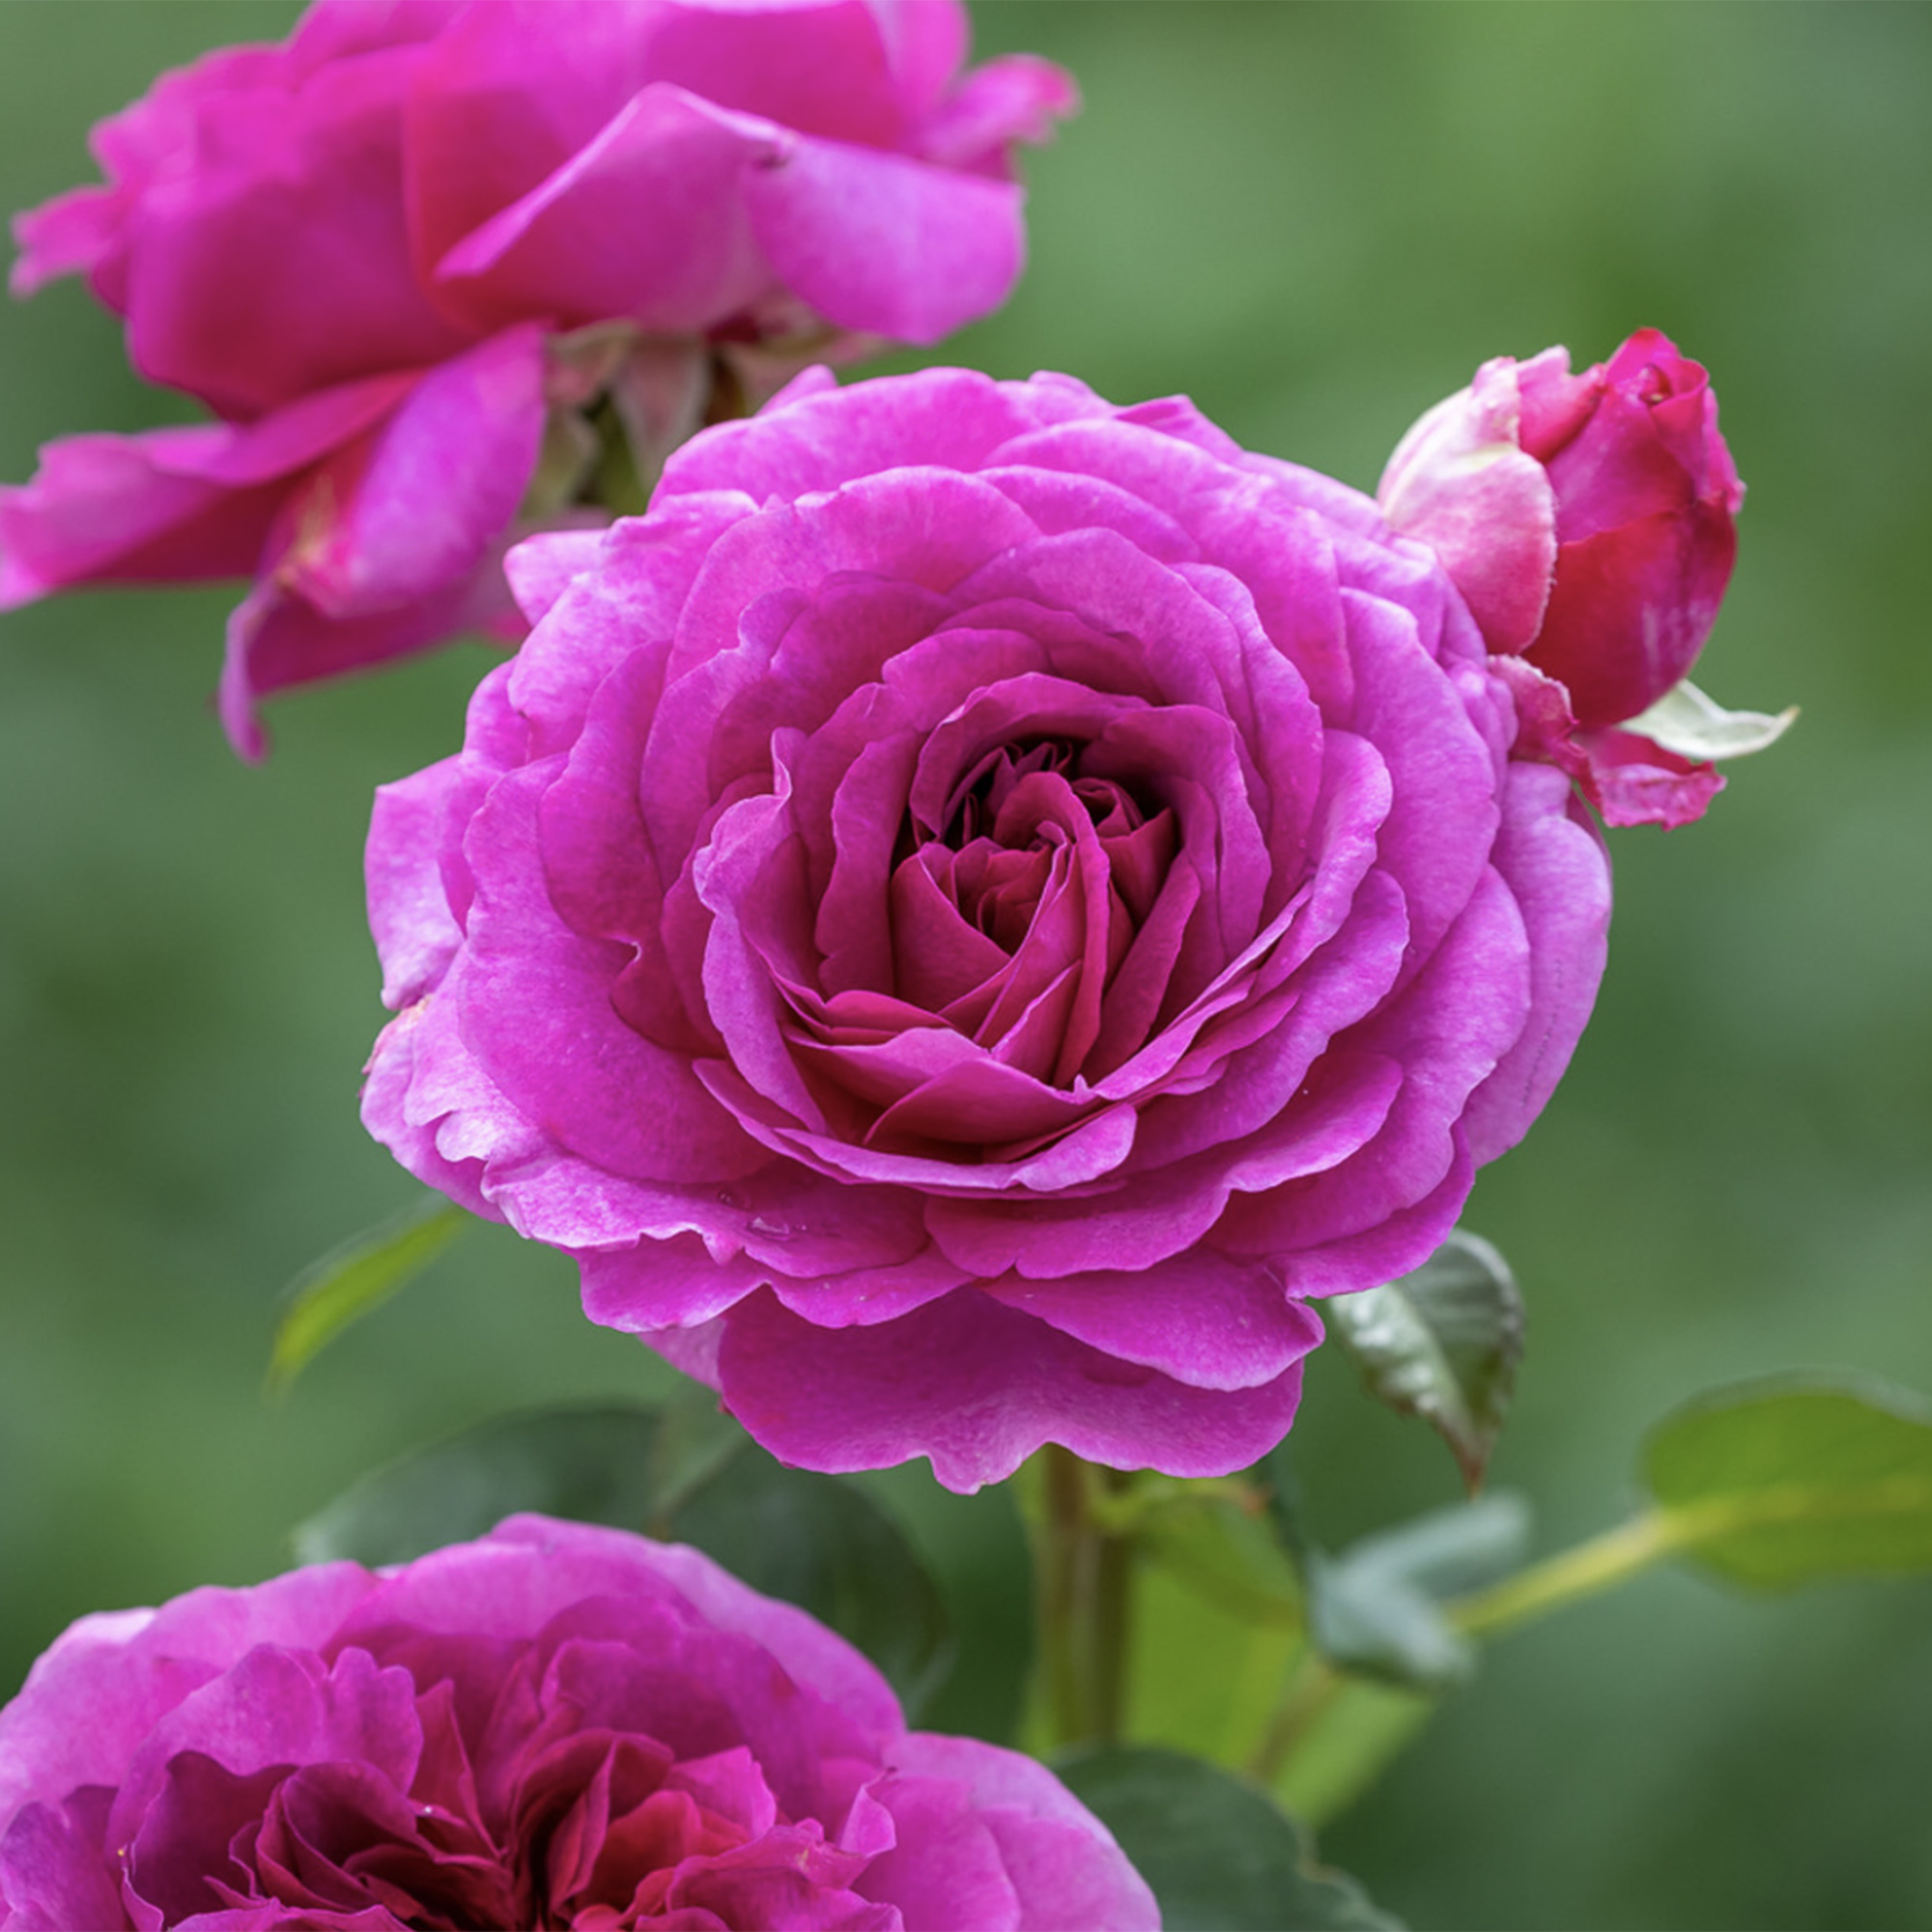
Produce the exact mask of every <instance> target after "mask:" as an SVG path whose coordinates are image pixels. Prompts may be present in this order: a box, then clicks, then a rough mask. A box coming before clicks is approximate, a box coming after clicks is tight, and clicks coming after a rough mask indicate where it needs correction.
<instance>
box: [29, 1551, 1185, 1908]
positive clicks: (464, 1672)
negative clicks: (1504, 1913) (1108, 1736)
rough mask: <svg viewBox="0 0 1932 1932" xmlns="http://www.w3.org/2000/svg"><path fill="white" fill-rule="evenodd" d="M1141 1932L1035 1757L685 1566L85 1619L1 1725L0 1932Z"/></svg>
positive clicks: (1138, 1891) (433, 1568)
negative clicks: (910, 1701)
mask: <svg viewBox="0 0 1932 1932" xmlns="http://www.w3.org/2000/svg"><path fill="white" fill-rule="evenodd" d="M184 1922H188V1923H191V1924H193V1925H196V1926H202V1927H207V1928H211V1932H213V1928H217V1927H218V1928H225V1929H226V1932H243V1928H246V1932H268V1928H270V1927H276V1926H287V1927H296V1926H305V1927H337V1928H340V1932H385V1928H386V1932H400V1928H402V1927H403V1926H405V1925H497V1926H520V1925H557V1926H577V1927H581V1928H583V1932H592V1928H595V1932H621V1928H626V1927H630V1926H634V1925H636V1926H644V1925H650V1926H662V1927H668V1928H683V1932H700V1928H705V1927H712V1928H723V1927H730V1926H738V1927H746V1928H757V1929H758V1932H793V1928H797V1932H806V1928H810V1932H833V1928H841V1929H842V1932H898V1928H905V1932H919V1928H926V1932H980V1928H984V1932H1053V1928H1060V1932H1065V1928H1070V1927H1087V1926H1092V1927H1099V1926H1106V1927H1109V1928H1119V1932H1142V1928H1152V1927H1155V1926H1156V1925H1157V1924H1158V1922H1159V1920H1158V1917H1157V1914H1156V1910H1155V1906H1154V1902H1153V1898H1152V1895H1151V1893H1150V1892H1149V1890H1148V1889H1147V1887H1146V1885H1145V1884H1143V1883H1142V1881H1141V1879H1140V1877H1139V1876H1138V1874H1137V1873H1136V1872H1135V1871H1134V1869H1133V1868H1132V1866H1131V1865H1129V1864H1128V1863H1127V1861H1126V1860H1125V1858H1124V1857H1122V1853H1121V1851H1120V1849H1119V1847H1118V1846H1117V1845H1116V1844H1115V1843H1114V1841H1113V1839H1112V1837H1111V1836H1110V1835H1109V1834H1108V1833H1107V1831H1106V1829H1105V1827H1103V1826H1102V1825H1101V1824H1100V1823H1099V1821H1098V1820H1097V1819H1095V1818H1094V1816H1093V1814H1092V1813H1091V1812H1089V1811H1088V1810H1087V1809H1086V1808H1085V1807H1084V1806H1083V1805H1082V1804H1080V1803H1079V1802H1078V1801H1077V1800H1076V1799H1075V1798H1073V1797H1072V1795H1071V1794H1070V1793H1069V1792H1068V1791H1067V1790H1066V1789H1065V1786H1063V1785H1062V1784H1061V1783H1060V1782H1059V1780H1058V1779H1057V1778H1055V1777H1054V1776H1053V1775H1052V1774H1051V1773H1050V1772H1048V1771H1047V1770H1045V1769H1044V1768H1043V1767H1042V1766H1040V1765H1038V1764H1037V1763H1035V1762H1034V1760H1033V1759H1031V1758H1026V1757H1021V1756H1019V1755H1018V1754H1017V1753H1016V1752H1013V1751H1009V1750H1002V1749H1000V1748H999V1747H996V1746H993V1745H987V1744H980V1743H978V1742H977V1741H975V1740H973V1739H970V1738H953V1737H941V1736H936V1735H932V1734H926V1733H920V1732H911V1733H909V1732H908V1731H907V1730H906V1728H905V1719H904V1717H903V1715H902V1714H901V1712H900V1710H899V1707H898V1703H897V1701H896V1700H895V1697H894V1696H893V1693H892V1691H891V1690H889V1689H888V1688H887V1686H886V1683H885V1680H884V1679H883V1678H882V1677H880V1675H879V1674H878V1672H877V1671H876V1670H874V1669H873V1668H872V1666H871V1664H869V1663H868V1662H867V1661H866V1660H865V1659H864V1658H863V1657H861V1656H860V1655H859V1654H858V1652H856V1651H855V1650H853V1649H852V1648H851V1647H850V1646H849V1645H848V1644H846V1643H845V1642H844V1641H843V1640H842V1639H841V1638H839V1637H837V1636H835V1635H834V1634H832V1633H831V1632H830V1631H828V1630H826V1629H825V1628H824V1627H823V1626H821V1625H820V1624H818V1623H816V1622H814V1621H813V1620H812V1619H811V1618H810V1617H809V1616H807V1615H806V1614H805V1612H804V1611H802V1610H798V1609H794V1608H792V1607H791V1606H790V1605H786V1604H780V1603H775V1602H773V1601H772V1600H771V1599H770V1598H767V1597H761V1596H759V1595H758V1594H757V1593H756V1592H755V1591H753V1590H750V1589H747V1588H746V1587H745V1585H744V1584H742V1583H740V1582H738V1581H737V1580H736V1579H735V1578H734V1577H730V1576H728V1575H727V1574H726V1573H725V1571H723V1570H721V1569H719V1568H718V1566H717V1565H716V1564H715V1563H713V1562H712V1561H711V1560H710V1559H709V1558H708V1557H705V1556H703V1555H701V1554H699V1552H698V1551H696V1550H695V1549H690V1548H683V1547H682V1546H678V1545H666V1544H657V1543H648V1542H646V1541H645V1540H644V1539H643V1538H642V1537H638V1536H631V1535H628V1534H626V1533H625V1532H623V1531H620V1530H612V1529H596V1528H590V1527H587V1526H585V1525H583V1524H581V1523H568V1522H556V1521H553V1520H550V1519H548V1518H545V1517H535V1516H524V1517H513V1518H511V1519H510V1520H508V1521H507V1522H504V1523H503V1524H501V1525H500V1526H499V1527H498V1528H497V1529H496V1530H494V1531H493V1532H492V1533H491V1534H490V1535H489V1536H487V1537H484V1538H483V1539H482V1540H481V1541H480V1542H477V1543H468V1544H459V1545H457V1546H455V1547H454V1548H448V1549H440V1550H437V1551H435V1552H434V1553H433V1554H431V1555H429V1556H425V1557H422V1558H421V1559H419V1560H418V1561H417V1562H414V1563H412V1564H408V1565H406V1566H404V1567H403V1568H401V1569H398V1570H394V1571H387V1572H384V1573H380V1574H377V1575H371V1574H370V1573H369V1572H368V1571H366V1570H363V1569H361V1568H360V1567H359V1566H358V1565H355V1564H353V1563H331V1564H327V1565H323V1566H320V1567H318V1568H314V1569H308V1570H298V1571H296V1572H294V1573H292V1574H291V1575H289V1576H286V1577H275V1578H273V1579H272V1580H270V1582H267V1583H262V1584H258V1585H257V1586H256V1587H254V1588H253V1589H245V1590H220V1589H204V1590H196V1591H193V1592H191V1593H190V1594H188V1595H187V1596H185V1597H178V1598H176V1599H175V1600H174V1602H172V1603H170V1604H167V1605H163V1606H162V1607H161V1608H160V1609H158V1610H125V1611H121V1612H118V1613H112V1614H107V1615H100V1616H92V1617H84V1618H82V1619H81V1621H80V1622H79V1623H77V1624H75V1625H74V1626H73V1627H72V1628H71V1630H69V1631H68V1632H67V1634H65V1635H64V1636H62V1637H61V1638H60V1639H59V1640H58V1641H57V1642H56V1643H55V1644H54V1646H53V1648H52V1649H51V1650H50V1651H48V1652H47V1654H46V1655H45V1656H44V1657H43V1658H42V1659H41V1660H40V1662H38V1663H37V1664H36V1665H35V1666H34V1669H33V1672H32V1674H31V1675H30V1676H29V1677H28V1679H27V1684H26V1688H25V1689H24V1690H22V1691H21V1692H20V1694H19V1696H18V1697H16V1698H15V1699H14V1702H13V1703H12V1704H10V1705H8V1706H7V1708H6V1710H5V1711H4V1712H0V1925H9V1926H12V1927H14V1928H17V1932H29V1928H43V1927H44V1928H67V1932H76V1929H77V1928H88V1932H92V1929H93V1928H105V1927H117V1928H118V1927H135V1928H139V1932H156V1928H159V1927H162V1926H168V1925H178V1924H182V1923H184Z"/></svg>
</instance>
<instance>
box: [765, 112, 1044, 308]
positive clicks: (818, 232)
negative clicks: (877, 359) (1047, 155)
mask: <svg viewBox="0 0 1932 1932" xmlns="http://www.w3.org/2000/svg"><path fill="white" fill-rule="evenodd" d="M1020 200H1021V195H1020V190H1019V188H1018V187H1017V186H1015V185H1013V184H1011V183H1009V182H1000V181H988V180H986V179H984V178H983V177H981V176H979V175H968V174H958V173H955V172H953V171H952V170H951V169H947V168H936V167H930V166H928V165H926V164H925V163H924V162H923V161H915V160H911V159H908V158H905V157H903V156H897V155H884V154H880V153H878V152H877V151H876V150H873V149H867V148H859V147H852V146H848V145H846V144H845V143H843V142H837V141H820V140H811V139H800V140H798V141H797V142H796V143H795V144H793V145H791V146H790V148H789V150H788V152H784V153H781V155H780V156H777V157H776V158H775V159H774V160H773V161H772V162H770V163H767V164H766V165H765V166H763V167H761V168H759V169H758V170H757V171H756V172H754V173H753V175H752V176H751V177H750V179H749V180H748V182H747V184H746V190H745V203H746V208H747V210H748V212H749V213H750V215H751V220H752V226H753V232H754V233H755V234H756V236H757V238H758V241H759V243H760V245H761V246H762V248H763V249H764V252H765V256H766V258H767V259H768V260H769V261H770V262H771V264H772V267H773V268H774V269H775V270H777V271H778V275H779V279H780V280H781V281H782V282H783V283H784V285H785V286H786V287H787V288H788V289H790V290H792V291H793V292H794V293H795V294H797V295H798V296H800V297H802V298H804V300H805V301H806V302H807V303H809V304H810V306H811V307H812V308H813V309H815V310H816V311H817V312H818V313H819V314H820V315H822V316H824V317H825V318H826V319H827V320H828V321H830V322H834V323H837V324H838V326H839V327H841V328H855V329H865V330H867V331H870V332H871V333H874V334H878V335H887V336H893V337H895V338H896V339H898V340H900V341H904V342H921V343H924V342H936V341H938V339H939V338H940V337H941V336H942V335H946V334H950V333H951V332H952V330H953V329H955V328H957V327H960V326H961V325H962V324H964V323H966V322H969V321H971V320H972V319H973V318H974V317H975V316H978V315H983V314H985V313H986V311H987V310H988V309H992V308H996V307H998V306H999V304H1000V303H1001V302H1003V301H1004V300H1005V299H1006V298H1007V293H1008V291H1009V289H1010V288H1011V287H1012V285H1013V282H1014V280H1015V279H1016V278H1017V277H1018V274H1019V271H1020V262H1021V257H1022V253H1023V251H1024V247H1025V241H1024V236H1023V231H1022V228H1021V223H1020Z"/></svg>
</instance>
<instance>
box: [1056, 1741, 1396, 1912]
mask: <svg viewBox="0 0 1932 1932" xmlns="http://www.w3.org/2000/svg"><path fill="white" fill-rule="evenodd" d="M1054 1769H1055V1771H1057V1772H1058V1773H1059V1774H1060V1776H1062V1777H1063V1778H1064V1779H1065V1781H1066V1783H1067V1784H1068V1785H1069V1786H1070V1787H1071V1789H1072V1791H1073V1794H1074V1796H1075V1797H1077V1798H1078V1799H1079V1800H1080V1801H1081V1803H1082V1804H1086V1805H1087V1806H1088V1807H1089V1808H1090V1809H1092V1810H1093V1811H1094V1813H1095V1814H1096V1815H1097V1816H1098V1817H1099V1818H1100V1820H1101V1822H1102V1823H1103V1824H1104V1825H1105V1826H1106V1827H1107V1829H1108V1830H1109V1831H1110V1832H1112V1833H1113V1834H1114V1836H1115V1837H1116V1838H1118V1839H1119V1840H1120V1842H1121V1849H1122V1851H1123V1852H1125V1853H1126V1855H1127V1857H1128V1858H1129V1859H1131V1860H1132V1861H1133V1862H1134V1865H1135V1867H1136V1869H1138V1871H1139V1872H1140V1874H1141V1876H1142V1877H1143V1878H1144V1879H1146V1880H1147V1882H1148V1884H1149V1885H1150V1886H1151V1888H1152V1889H1153V1894H1154V1896H1155V1897H1156V1898H1157V1899H1158V1900H1159V1901H1160V1912H1161V1922H1162V1924H1163V1925H1164V1926H1165V1927H1166V1928H1167V1932H1388V1929H1389V1928H1395V1932H1400V1921H1398V1920H1397V1919H1394V1918H1390V1917H1389V1916H1388V1915H1387V1914H1386V1913H1383V1912H1378V1910H1377V1909H1376V1908H1375V1906H1373V1905H1372V1904H1370V1902H1369V1900H1368V1898H1367V1896H1366V1895H1365V1894H1364V1893H1363V1891H1362V1889H1361V1888H1360V1887H1359V1886H1358V1885H1356V1884H1355V1882H1354V1881H1353V1880H1352V1879H1350V1878H1346V1877H1344V1876H1343V1875H1342V1874H1341V1873H1340V1872H1332V1871H1323V1870H1321V1869H1319V1868H1317V1867H1315V1866H1314V1865H1312V1864H1311V1862H1310V1859H1309V1851H1308V1844H1307V1840H1306V1838H1305V1836H1304V1835H1303V1833H1302V1832H1301V1830H1300V1828H1299V1827H1298V1826H1296V1825H1295V1823H1294V1821H1293V1819H1292V1818H1290V1817H1289V1816H1288V1814H1287V1813H1286V1812H1284V1811H1282V1810H1281V1809H1280V1808H1279V1807H1278V1806H1277V1805H1276V1804H1274V1802H1273V1801H1272V1800H1271V1799H1270V1798H1268V1797H1267V1796H1266V1794H1265V1793H1264V1792H1263V1791H1261V1790H1259V1789H1258V1788H1257V1787H1256V1786H1254V1785H1252V1784H1249V1783H1247V1782H1245V1781H1244V1780H1243V1779H1241V1778H1238V1777H1236V1776H1233V1775H1232V1774H1230V1773H1228V1772H1225V1771H1221V1770H1219V1769H1217V1768H1216V1767H1215V1766H1213V1765H1211V1764H1207V1763H1204V1762H1203V1761H1202V1760H1201V1759H1200V1758H1193V1757H1187V1756H1184V1755H1183V1754H1182V1753H1181V1752H1179V1751H1172V1750H1161V1749H1156V1748H1153V1747H1148V1746H1132V1747H1111V1748H1102V1749H1095V1750H1084V1751H1080V1752H1076V1753H1069V1754H1068V1755H1067V1756H1065V1757H1063V1758H1060V1759H1057V1760H1056V1761H1055V1764H1054Z"/></svg>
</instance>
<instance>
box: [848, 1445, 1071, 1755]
mask: <svg viewBox="0 0 1932 1932" xmlns="http://www.w3.org/2000/svg"><path fill="white" fill-rule="evenodd" d="M851 1480H852V1481H853V1482H854V1483H855V1485H856V1486H857V1487H858V1488H859V1489H860V1490H862V1491H863V1492H864V1493H865V1494H867V1495H868V1496H870V1497H871V1498H872V1499H873V1500H874V1501H875V1502H877V1503H878V1504H879V1506H880V1507H881V1508H882V1509H883V1510H885V1512H886V1513H887V1515H889V1516H890V1517H891V1518H892V1520H894V1521H895V1523H897V1525H898V1526H899V1528H900V1529H901V1530H902V1531H903V1532H904V1533H905V1535H906V1537H907V1539H908V1540H909V1541H910V1542H911V1544H912V1547H913V1548H914V1549H916V1550H917V1551H918V1552H919V1556H920V1559H921V1561H922V1562H923V1564H924V1566H925V1570H926V1574H927V1575H928V1576H929V1577H931V1578H932V1579H933V1581H934V1583H936V1584H937V1585H938V1588H939V1594H940V1599H941V1601H942V1602H943V1603H944V1604H945V1605H946V1623H947V1628H948V1630H949V1632H950V1633H951V1634H952V1668H951V1669H950V1670H948V1671H947V1673H946V1677H945V1680H944V1682H943V1683H941V1684H940V1686H939V1687H938V1689H937V1690H935V1691H934V1693H933V1694H932V1695H931V1696H930V1697H929V1698H926V1699H925V1700H924V1701H923V1705H922V1708H921V1711H920V1722H921V1724H922V1725H923V1727H924V1728H925V1729H926V1730H929V1731H949V1732H951V1733H952V1734H953V1735H954V1736H960V1735H964V1736H968V1737H976V1738H984V1739H985V1740H987V1742H988V1743H991V1744H998V1745H1010V1744H1011V1743H1012V1742H1013V1740H1014V1738H1015V1736H1016V1735H1017V1733H1018V1731H1019V1727H1020V1719H1021V1715H1022V1713H1023V1712H1024V1710H1025V1708H1026V1693H1027V1687H1028V1685H1029V1683H1030V1682H1031V1680H1032V1677H1033V1663H1034V1655H1033V1652H1034V1625H1033V1607H1034V1581H1033V1551H1032V1549H1031V1548H1029V1547H1028V1544H1027V1534H1026V1525H1025V1523H1023V1522H1022V1521H1021V1520H1020V1512H1019V1505H1018V1503H1017V1501H1016V1500H1015V1499H1014V1496H1013V1486H1012V1484H1011V1483H988V1484H987V1485H986V1486H985V1487H984V1488H983V1489H981V1490H979V1491H977V1492H974V1493H973V1494H972V1495H960V1494H958V1493H957V1492H954V1491H952V1490H945V1489H941V1488H940V1486H939V1484H938V1483H937V1482H936V1481H935V1480H934V1478H933V1475H932V1471H931V1468H930V1466H929V1465H928V1464H927V1463H923V1462H919V1463H900V1464H899V1465H898V1466H897V1467H896V1468H893V1469H870V1470H867V1471H866V1472H865V1473H864V1474H863V1475H860V1476H857V1477H854V1478H852V1479H851Z"/></svg>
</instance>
